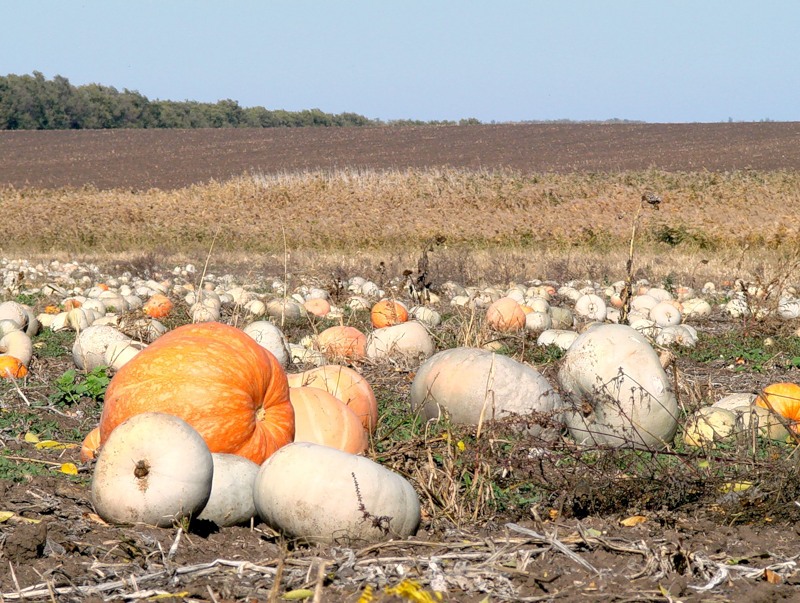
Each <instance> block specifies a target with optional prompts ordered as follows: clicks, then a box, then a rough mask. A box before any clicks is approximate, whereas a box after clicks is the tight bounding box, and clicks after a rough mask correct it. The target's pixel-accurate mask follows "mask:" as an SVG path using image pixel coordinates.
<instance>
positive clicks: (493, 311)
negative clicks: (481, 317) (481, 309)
mask: <svg viewBox="0 0 800 603" xmlns="http://www.w3.org/2000/svg"><path fill="white" fill-rule="evenodd" d="M486 322H488V323H489V326H490V327H492V328H493V329H495V330H496V331H503V332H504V333H510V332H512V331H519V330H520V329H524V328H525V311H524V310H523V309H522V307H521V306H520V305H519V304H518V303H517V301H516V300H514V299H512V298H510V297H501V298H500V299H498V300H497V301H495V302H492V304H491V305H490V306H489V307H488V308H487V309H486Z"/></svg>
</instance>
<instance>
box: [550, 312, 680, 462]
mask: <svg viewBox="0 0 800 603" xmlns="http://www.w3.org/2000/svg"><path fill="white" fill-rule="evenodd" d="M558 381H559V383H560V385H561V394H562V396H564V402H565V405H566V406H565V409H564V411H565V415H564V416H565V421H566V424H567V426H568V427H569V431H570V434H571V435H572V437H573V438H575V440H576V441H578V442H579V443H581V444H599V445H605V446H613V447H637V448H651V449H660V448H663V447H664V446H665V445H666V444H668V443H670V442H671V441H672V439H673V437H674V436H675V432H676V431H677V429H678V421H677V417H678V405H677V402H676V399H675V393H674V391H673V389H672V385H671V380H670V379H669V378H668V376H667V374H666V373H665V372H664V369H663V368H662V367H661V362H660V361H659V357H658V354H657V353H656V351H655V350H654V349H653V348H652V346H651V345H650V343H649V342H648V341H647V339H646V338H645V337H644V336H643V335H642V334H641V333H639V332H638V331H636V330H635V329H632V328H631V327H629V326H627V325H618V324H603V325H597V326H595V327H593V328H591V329H589V330H588V331H586V332H584V333H582V334H581V335H580V336H579V337H578V338H577V339H576V340H575V341H574V342H573V344H572V345H571V346H570V348H569V349H568V350H567V352H566V354H565V355H564V358H563V359H562V364H561V368H560V370H559V372H558Z"/></svg>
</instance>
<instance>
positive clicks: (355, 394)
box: [287, 364, 378, 433]
mask: <svg viewBox="0 0 800 603" xmlns="http://www.w3.org/2000/svg"><path fill="white" fill-rule="evenodd" d="M287 377H288V379H289V387H316V388H319V389H323V390H325V391H327V392H328V393H329V394H331V395H333V396H334V397H335V398H337V399H339V400H341V401H342V402H344V403H345V405H346V406H347V407H348V408H349V409H350V410H352V411H353V413H354V414H355V415H356V416H357V417H358V418H359V420H360V421H361V425H363V426H364V429H366V430H367V431H368V432H369V433H372V432H374V431H375V427H377V425H378V401H377V399H376V398H375V393H374V392H373V391H372V387H370V384H369V383H368V382H367V380H366V379H364V377H362V376H361V375H360V374H359V373H358V372H357V371H354V370H353V369H351V368H350V367H347V366H340V365H338V364H326V365H325V366H320V367H317V368H313V369H311V370H308V371H305V372H303V373H296V374H291V375H287Z"/></svg>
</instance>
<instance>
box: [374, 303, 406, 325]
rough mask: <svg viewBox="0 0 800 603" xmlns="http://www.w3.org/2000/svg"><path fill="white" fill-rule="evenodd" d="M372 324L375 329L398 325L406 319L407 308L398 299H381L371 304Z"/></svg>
mask: <svg viewBox="0 0 800 603" xmlns="http://www.w3.org/2000/svg"><path fill="white" fill-rule="evenodd" d="M369 316H370V320H372V326H373V327H375V328H376V329H382V328H383V327H391V326H394V325H399V324H400V323H401V322H406V321H407V320H408V310H407V309H406V307H405V306H404V305H403V304H401V303H400V302H399V301H395V300H393V299H382V300H381V301H379V302H378V303H377V304H375V305H374V306H372V310H371V311H370V314H369Z"/></svg>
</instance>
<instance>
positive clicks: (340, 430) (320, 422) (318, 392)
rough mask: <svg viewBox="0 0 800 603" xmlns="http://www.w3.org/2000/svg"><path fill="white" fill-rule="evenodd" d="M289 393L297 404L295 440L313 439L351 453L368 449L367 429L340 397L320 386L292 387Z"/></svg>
mask: <svg viewBox="0 0 800 603" xmlns="http://www.w3.org/2000/svg"><path fill="white" fill-rule="evenodd" d="M289 396H290V398H291V401H292V406H293V407H294V415H295V426H296V431H295V436H294V441H295V442H312V443H314V444H321V445H323V446H329V447H331V448H338V449H339V450H344V451H345V452H350V453H351V454H360V453H362V452H364V451H365V450H366V449H367V446H368V445H369V436H368V435H367V431H366V430H365V429H364V426H363V425H361V421H360V420H359V419H358V417H357V416H356V415H355V414H354V413H353V411H352V410H350V409H349V408H347V406H345V404H344V403H343V402H342V401H341V400H339V399H338V398H335V397H334V396H333V395H332V394H329V393H328V392H326V391H325V390H324V389H320V388H318V387H292V388H289Z"/></svg>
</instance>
